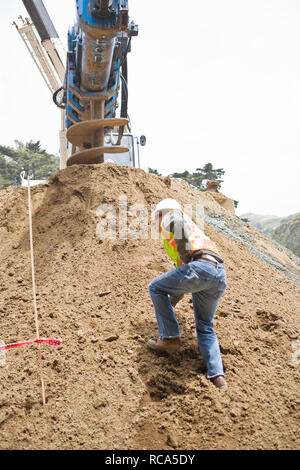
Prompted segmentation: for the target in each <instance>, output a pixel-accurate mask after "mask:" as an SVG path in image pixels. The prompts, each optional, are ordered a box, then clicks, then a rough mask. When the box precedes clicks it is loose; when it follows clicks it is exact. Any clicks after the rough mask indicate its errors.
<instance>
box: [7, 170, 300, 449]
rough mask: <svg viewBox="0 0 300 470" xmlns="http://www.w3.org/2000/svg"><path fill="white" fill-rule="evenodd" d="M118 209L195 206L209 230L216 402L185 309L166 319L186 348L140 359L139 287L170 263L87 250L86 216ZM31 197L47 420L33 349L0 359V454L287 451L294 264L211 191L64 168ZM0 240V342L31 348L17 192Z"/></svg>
mask: <svg viewBox="0 0 300 470" xmlns="http://www.w3.org/2000/svg"><path fill="white" fill-rule="evenodd" d="M119 196H126V197H127V200H128V204H129V205H131V204H134V203H141V204H145V205H146V206H147V208H148V209H150V207H151V205H152V204H155V203H156V202H158V201H159V200H160V199H162V198H164V197H175V198H176V199H178V200H179V201H180V202H181V203H182V204H187V203H189V204H193V205H194V204H197V203H198V204H203V205H204V206H205V216H206V224H205V231H206V232H207V234H208V235H209V236H211V237H212V239H213V240H214V241H215V242H216V243H217V245H218V246H219V248H220V250H221V253H222V255H223V258H224V260H225V263H226V266H227V277H228V289H227V291H226V293H225V295H224V297H223V298H222V300H221V302H220V305H219V308H218V310H217V313H216V318H215V329H216V332H217V334H218V337H219V341H220V346H221V351H222V357H223V361H224V365H225V368H226V375H227V379H228V385H229V389H228V390H227V391H226V392H220V391H219V390H217V389H216V388H215V387H214V386H213V385H212V384H211V383H210V382H209V381H208V380H207V379H206V377H205V371H204V367H203V363H202V361H201V359H200V356H199V353H198V350H197V343H196V335H195V326H194V319H193V310H192V304H191V297H190V296H188V295H187V296H185V298H184V300H183V301H182V302H180V304H178V306H177V307H176V313H177V315H178V319H179V322H180V325H181V333H182V338H183V347H182V350H181V351H179V352H176V353H173V354H170V355H168V354H166V353H161V354H155V353H153V352H151V351H149V350H148V349H147V348H146V342H147V340H148V339H149V337H155V336H156V334H157V326H156V320H155V315H154V311H153V307H152V303H151V300H150V297H149V294H148V290H147V286H148V284H149V282H150V281H151V280H152V279H153V278H154V277H156V276H157V275H159V274H161V273H162V272H164V271H166V270H168V269H170V268H172V267H173V266H172V263H171V262H170V261H169V260H168V259H167V257H166V255H165V253H164V252H163V248H162V245H161V242H160V241H159V240H151V239H149V238H147V239H142V240H141V239H137V240H135V239H119V238H117V239H115V240H100V239H99V237H98V236H97V230H96V229H97V226H98V224H99V221H100V215H101V214H100V213H99V210H98V211H97V209H98V207H99V205H100V204H103V203H105V204H116V205H117V206H118V201H119V199H118V198H119ZM32 199H33V227H34V247H35V264H36V281H37V293H38V297H37V299H38V310H39V319H40V334H41V336H47V337H56V338H62V340H63V343H62V346H61V347H59V348H58V349H54V348H49V347H47V346H44V347H43V348H42V357H43V360H42V362H43V370H44V376H45V382H46V396H47V404H46V406H45V407H43V406H42V404H41V391H40V382H39V373H38V367H37V351H36V347H35V346H28V347H23V348H19V349H13V350H10V351H7V353H6V364H5V365H2V366H1V365H0V381H1V397H0V448H1V449H55V448H59V449H80V448H81V449H173V448H178V449H229V448H230V449H296V448H299V445H300V438H299V427H298V426H299V421H298V419H299V365H298V364H299V357H297V350H296V347H299V342H298V340H299V330H298V328H299V315H298V316H297V303H296V296H297V287H298V286H297V284H296V283H295V282H294V281H292V280H291V279H289V278H288V277H287V276H286V272H291V271H293V273H294V274H295V275H296V274H297V273H298V274H299V265H298V266H297V259H296V258H295V257H294V258H293V257H291V256H290V255H289V254H288V253H287V254H286V253H285V252H283V251H281V250H280V248H278V247H276V246H274V245H272V243H271V242H270V241H269V240H268V239H266V238H264V237H263V236H262V235H261V234H259V232H257V231H256V229H254V228H252V227H250V226H247V224H245V223H243V222H241V221H240V219H238V218H237V217H235V216H234V215H232V214H230V213H228V212H226V211H225V210H224V209H222V208H221V207H220V206H219V204H218V203H217V201H215V199H214V198H213V196H212V195H211V194H208V193H203V192H200V191H197V190H194V189H192V188H191V187H189V186H188V185H187V184H186V183H183V182H179V181H177V180H170V179H169V178H165V179H163V178H159V177H158V176H156V175H149V174H147V173H145V172H143V171H142V170H138V169H131V168H128V167H118V166H116V165H110V164H105V165H100V166H97V165H89V166H77V165H76V166H73V167H71V168H68V169H66V170H63V171H60V172H58V173H57V174H56V175H55V176H53V177H52V178H51V179H50V180H49V182H48V184H47V185H40V186H37V187H34V188H33V189H32ZM130 220H131V219H130V218H129V221H130ZM132 220H133V218H132ZM218 224H219V225H218ZM222 224H223V225H222ZM241 224H243V225H241ZM222 227H225V228H226V230H225V229H222ZM234 227H237V228H236V229H235V228H234ZM234 230H239V236H238V237H237V236H236V237H235V236H232V233H236V232H234ZM0 239H1V244H0V318H1V334H0V339H1V340H2V341H4V342H5V343H9V342H14V341H19V340H23V339H31V338H34V334H35V323H34V314H33V305H32V290H31V288H32V286H31V271H30V252H29V229H28V211H27V191H26V189H25V188H21V187H10V188H8V189H5V190H3V191H0ZM247 240H248V241H249V240H250V241H251V243H252V245H251V246H252V247H256V249H257V251H256V252H255V250H253V249H251V247H250V246H248V245H247V243H246V242H245V241H247ZM249 243H250V242H249ZM261 253H264V254H265V255H266V257H268V259H270V258H272V260H275V265H270V264H268V263H267V261H268V260H267V259H264V258H263V256H259V254H261ZM276 262H278V264H279V265H280V266H281V267H282V266H283V267H284V268H285V269H286V272H285V271H284V270H283V269H281V268H278V269H277V266H276Z"/></svg>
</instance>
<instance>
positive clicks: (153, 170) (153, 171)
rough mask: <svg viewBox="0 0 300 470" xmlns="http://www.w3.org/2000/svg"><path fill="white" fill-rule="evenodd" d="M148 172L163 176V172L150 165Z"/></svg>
mask: <svg viewBox="0 0 300 470" xmlns="http://www.w3.org/2000/svg"><path fill="white" fill-rule="evenodd" d="M148 173H152V174H153V175H157V176H162V174H161V173H158V171H157V170H156V169H154V168H149V167H148Z"/></svg>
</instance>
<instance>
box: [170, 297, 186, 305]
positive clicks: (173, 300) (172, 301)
mask: <svg viewBox="0 0 300 470" xmlns="http://www.w3.org/2000/svg"><path fill="white" fill-rule="evenodd" d="M183 297H184V296H183V295H170V301H171V305H172V307H175V306H176V305H177V304H178V302H180V300H182V299H183Z"/></svg>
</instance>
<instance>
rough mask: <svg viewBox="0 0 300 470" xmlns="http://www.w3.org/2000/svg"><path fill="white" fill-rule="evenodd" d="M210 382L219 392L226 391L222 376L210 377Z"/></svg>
mask: <svg viewBox="0 0 300 470" xmlns="http://www.w3.org/2000/svg"><path fill="white" fill-rule="evenodd" d="M210 381H211V382H212V383H213V384H214V385H215V386H216V387H217V388H218V389H219V390H227V388H228V387H227V383H226V380H225V377H224V375H216V376H215V377H212V378H211V379H210Z"/></svg>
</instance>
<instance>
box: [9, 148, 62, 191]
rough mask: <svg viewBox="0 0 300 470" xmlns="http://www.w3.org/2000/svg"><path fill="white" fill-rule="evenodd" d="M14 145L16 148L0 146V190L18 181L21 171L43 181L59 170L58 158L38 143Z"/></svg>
mask: <svg viewBox="0 0 300 470" xmlns="http://www.w3.org/2000/svg"><path fill="white" fill-rule="evenodd" d="M15 144H16V148H13V147H5V146H2V145H0V189H2V188H4V187H6V186H9V185H11V184H13V183H14V181H19V180H20V173H21V172H22V171H25V172H26V174H27V175H28V174H29V175H30V177H31V178H32V179H37V180H43V179H48V178H49V177H50V176H51V175H52V174H53V173H55V172H56V171H58V170H59V158H58V157H56V156H55V155H52V154H49V153H47V152H46V150H44V149H42V147H41V143H40V141H37V142H33V141H30V142H27V143H26V144H23V143H22V142H20V141H18V140H16V141H15Z"/></svg>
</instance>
